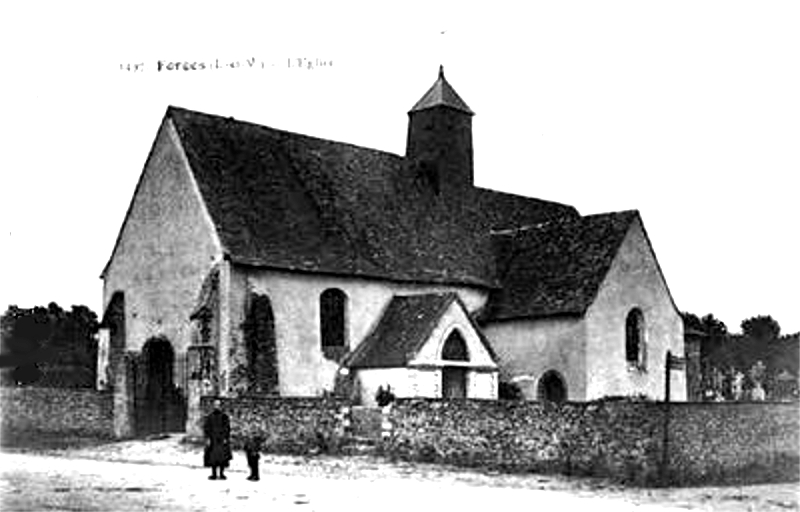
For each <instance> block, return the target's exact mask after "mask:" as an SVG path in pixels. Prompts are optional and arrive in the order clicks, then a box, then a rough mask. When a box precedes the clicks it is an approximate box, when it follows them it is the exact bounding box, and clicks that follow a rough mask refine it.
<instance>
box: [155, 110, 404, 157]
mask: <svg viewBox="0 0 800 512" xmlns="http://www.w3.org/2000/svg"><path fill="white" fill-rule="evenodd" d="M172 112H179V113H182V114H184V115H186V114H188V115H193V116H202V117H207V118H213V119H215V120H220V121H223V122H230V123H236V124H241V125H248V126H251V127H253V128H258V129H260V130H267V131H271V132H276V133H280V134H285V135H291V136H293V137H302V138H304V139H308V140H310V141H316V142H322V143H325V144H335V145H342V146H349V147H351V148H356V149H360V150H366V151H372V152H375V153H380V154H383V155H387V156H392V157H395V158H398V159H400V160H403V159H404V158H403V156H402V155H399V154H397V153H392V152H391V151H386V150H383V149H377V148H371V147H368V146H362V145H360V144H354V143H352V142H345V141H341V140H333V139H326V138H323V137H320V136H317V135H309V134H307V133H300V132H293V131H290V130H285V129H283V128H275V127H274V126H269V125H266V124H260V123H257V122H254V121H246V120H244V119H237V118H235V117H233V116H222V115H219V114H210V113H208V112H202V111H200V110H192V109H188V108H183V107H176V106H175V105H169V106H167V116H170V113H172Z"/></svg>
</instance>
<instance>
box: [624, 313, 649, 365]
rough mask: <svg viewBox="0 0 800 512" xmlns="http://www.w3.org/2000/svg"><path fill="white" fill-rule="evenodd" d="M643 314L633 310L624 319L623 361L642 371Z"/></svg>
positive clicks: (643, 343) (643, 358) (643, 354)
mask: <svg viewBox="0 0 800 512" xmlns="http://www.w3.org/2000/svg"><path fill="white" fill-rule="evenodd" d="M644 332H645V331H644V314H643V313H642V310H641V309H639V308H633V309H632V310H631V311H630V312H629V313H628V317H627V318H626V319H625V360H626V361H627V362H628V364H630V365H632V366H636V367H637V368H640V369H644V364H645V357H644V356H645V339H644V338H645V336H644Z"/></svg>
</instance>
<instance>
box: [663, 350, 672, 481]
mask: <svg viewBox="0 0 800 512" xmlns="http://www.w3.org/2000/svg"><path fill="white" fill-rule="evenodd" d="M671 367H672V352H671V351H669V350H667V357H666V359H665V360H664V440H663V443H662V446H661V483H662V484H666V481H667V472H668V469H669V412H670V411H669V402H670V396H669V395H670V380H671V379H670V369H671Z"/></svg>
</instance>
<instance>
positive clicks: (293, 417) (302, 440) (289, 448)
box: [198, 396, 345, 454]
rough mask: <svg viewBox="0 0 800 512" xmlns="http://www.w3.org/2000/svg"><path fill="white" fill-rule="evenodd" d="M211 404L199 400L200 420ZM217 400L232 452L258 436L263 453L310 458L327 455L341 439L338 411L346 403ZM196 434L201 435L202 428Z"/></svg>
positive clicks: (259, 398)
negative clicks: (228, 427)
mask: <svg viewBox="0 0 800 512" xmlns="http://www.w3.org/2000/svg"><path fill="white" fill-rule="evenodd" d="M214 400H215V398H214V397H203V398H202V400H201V410H202V413H203V414H202V417H205V415H206V414H208V413H209V412H211V409H212V404H213V401H214ZM219 400H220V401H221V402H222V410H223V411H224V412H225V413H227V414H228V416H229V417H230V420H231V444H232V445H233V447H234V448H240V447H241V446H242V445H243V442H244V440H245V439H246V438H247V437H249V436H253V435H256V434H258V435H261V436H262V437H263V439H264V445H263V447H264V451H267V452H270V453H288V454H309V453H315V452H326V451H330V450H331V449H333V447H334V445H336V444H338V442H339V441H340V439H341V438H342V437H343V432H342V430H341V429H342V423H343V422H342V417H341V410H342V407H343V406H344V405H345V402H343V401H339V400H336V399H333V398H313V397H308V398H305V397H304V398H301V397H276V396H248V397H237V398H219ZM200 421H202V420H200ZM198 431H199V432H202V426H201V427H200V428H199V429H198Z"/></svg>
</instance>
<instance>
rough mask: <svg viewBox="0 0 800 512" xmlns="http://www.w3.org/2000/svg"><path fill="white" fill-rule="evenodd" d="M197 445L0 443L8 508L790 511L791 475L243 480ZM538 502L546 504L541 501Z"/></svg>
mask: <svg viewBox="0 0 800 512" xmlns="http://www.w3.org/2000/svg"><path fill="white" fill-rule="evenodd" d="M197 457H199V451H197V449H196V448H194V447H186V446H184V445H179V444H178V443H177V442H175V441H174V440H162V441H151V442H129V443H114V444H112V445H106V446H105V447H96V448H89V449H82V450H72V451H60V452H50V453H30V452H27V453H21V452H6V453H2V454H0V493H2V500H1V501H0V509H2V510H4V511H6V510H29V511H34V510H36V511H38V510H177V511H184V510H198V511H199V510H214V511H225V510H266V511H285V510H286V511H297V512H305V511H308V512H311V511H320V512H322V511H348V512H357V511H362V510H363V511H375V510H381V511H395V510H397V511H404V512H418V511H419V512H421V511H424V510H456V511H459V510H460V511H472V510H483V511H485V512H494V511H501V510H504V511H522V510H559V511H569V510H582V509H583V510H587V509H588V508H589V507H591V510H592V512H599V511H602V510H609V511H611V510H613V511H625V510H644V511H647V510H687V509H694V510H737V511H738V510H797V495H796V492H797V488H796V486H792V485H776V486H751V487H744V488H735V487H731V488H724V489H713V488H699V489H659V490H642V489H622V488H615V487H610V486H608V485H607V484H602V483H599V482H596V481H591V480H585V479H582V480H575V479H572V480H571V479H567V478H563V477H556V476H545V475H525V476H520V475H515V476H513V475H498V474H489V473H481V472H475V471H465V470H455V469H445V468H441V467H437V466H430V465H411V464H388V463H384V462H381V461H378V460H374V459H366V458H358V457H350V458H328V457H318V458H308V459H306V458H301V457H272V456H267V457H265V458H264V460H263V462H262V465H261V471H262V480H261V481H260V482H249V481H247V480H246V467H245V463H244V456H243V455H242V454H240V453H239V454H236V456H235V458H234V461H233V465H232V467H231V468H230V470H229V472H228V480H226V481H213V482H212V481H209V480H207V470H206V469H204V468H201V467H199V465H198V464H197V463H196V461H197ZM545 507H546V508H545Z"/></svg>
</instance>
